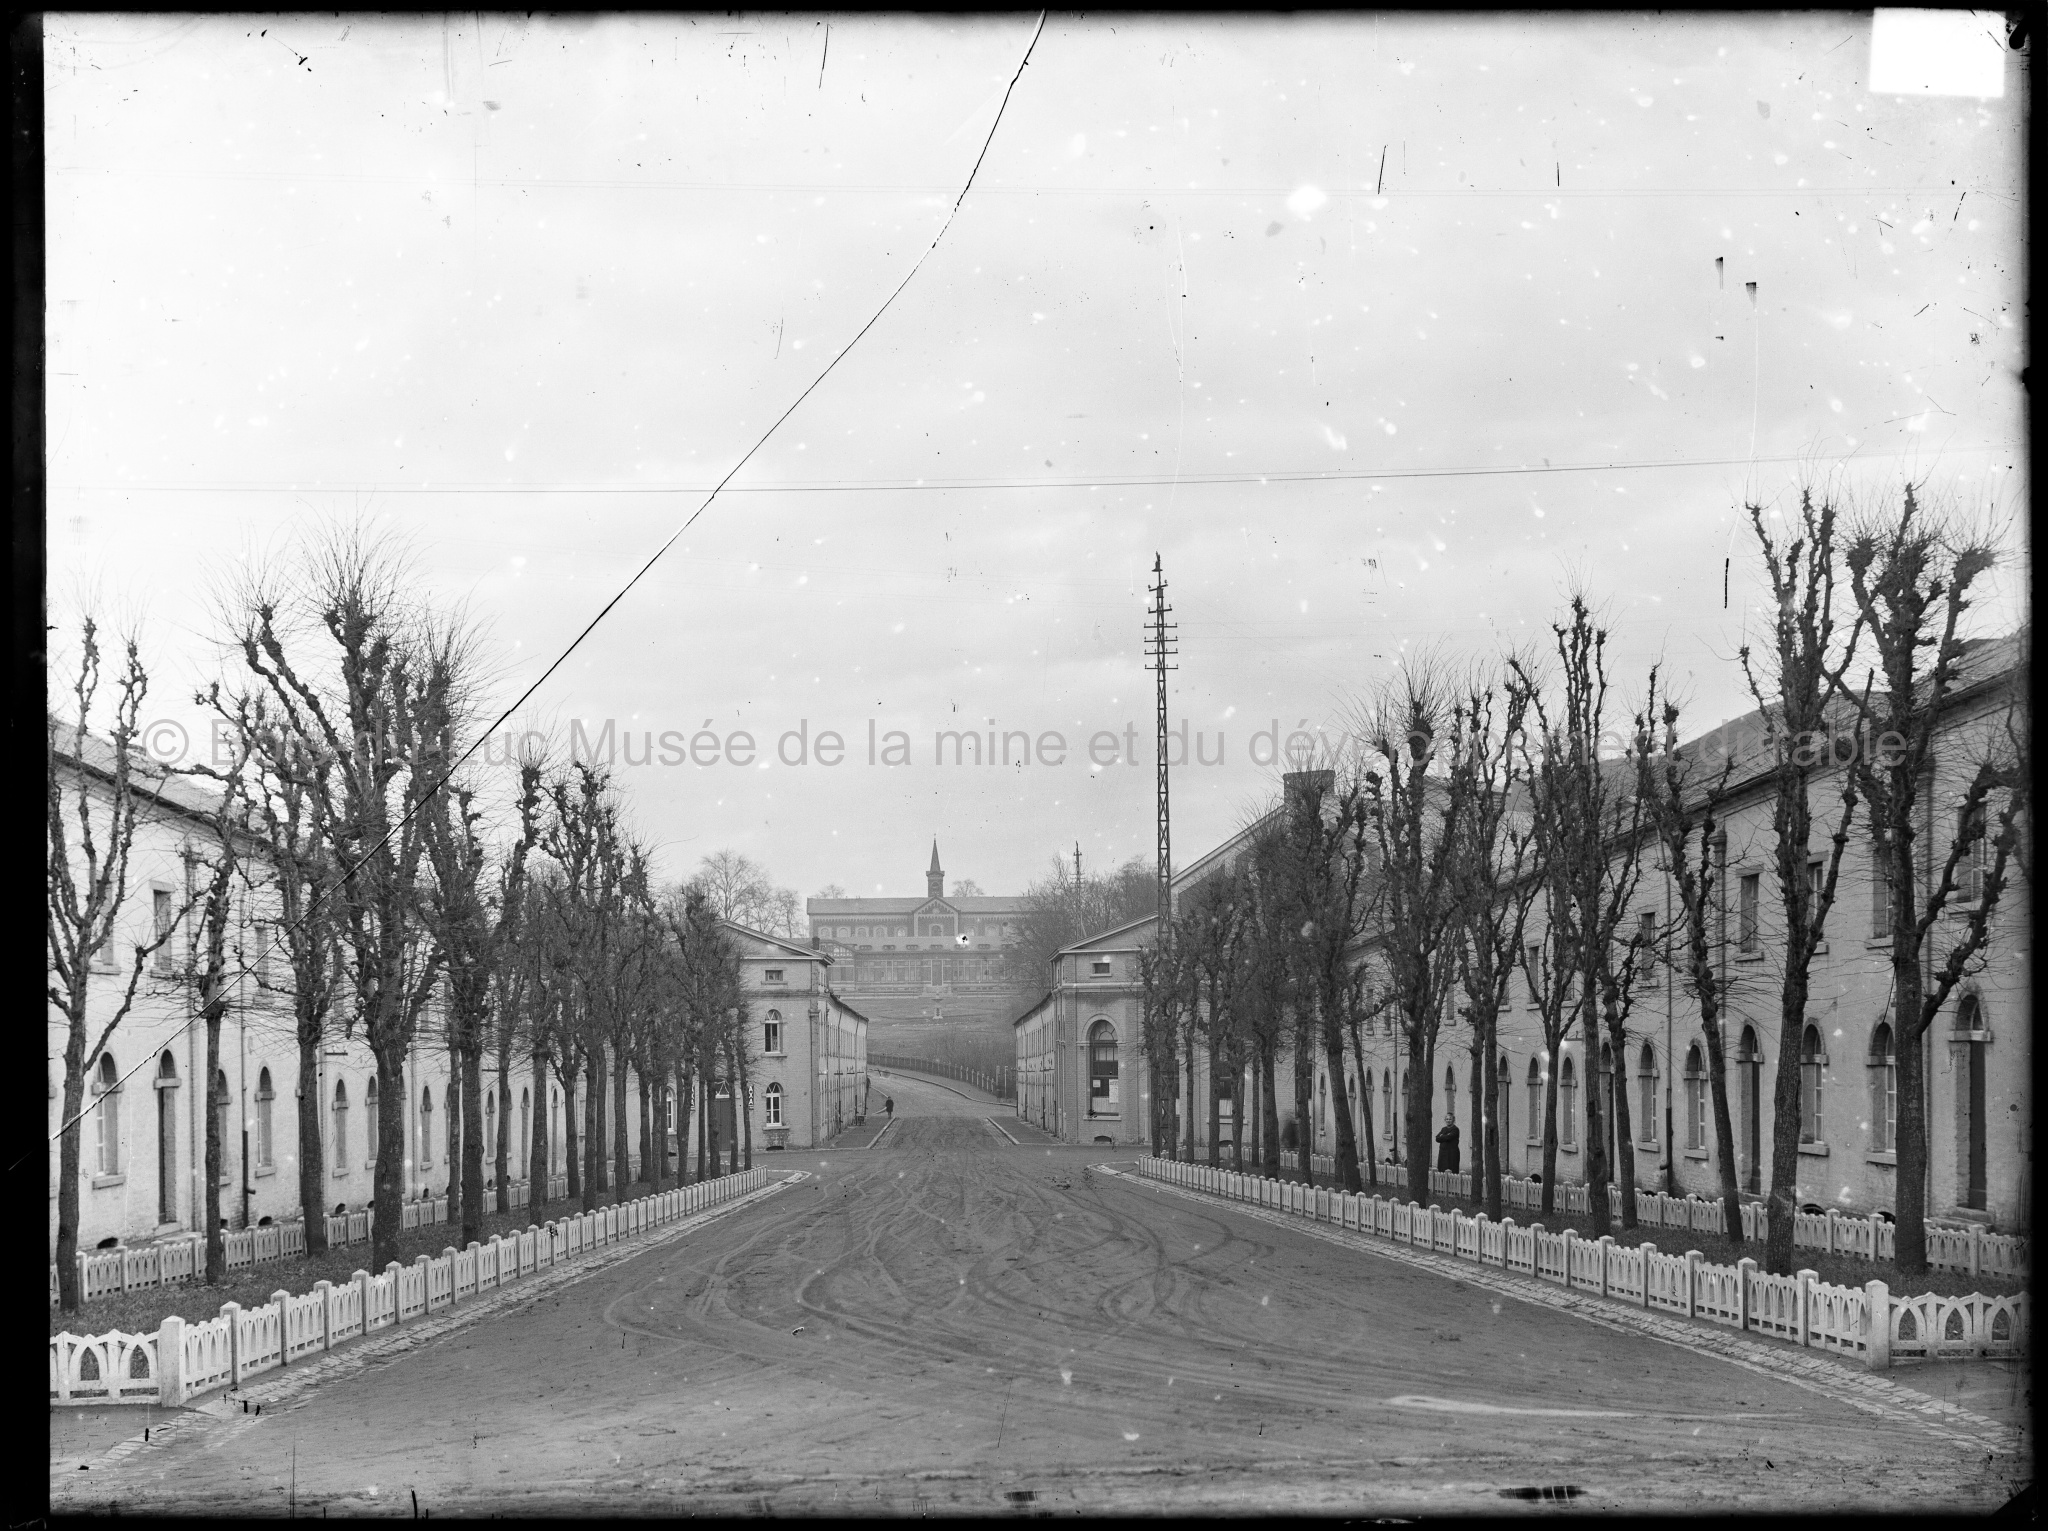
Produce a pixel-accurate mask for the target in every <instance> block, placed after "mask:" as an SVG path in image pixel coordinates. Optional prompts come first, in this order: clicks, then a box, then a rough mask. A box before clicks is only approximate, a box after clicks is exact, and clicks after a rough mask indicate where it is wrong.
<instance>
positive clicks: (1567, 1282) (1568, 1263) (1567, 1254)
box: [1562, 1228, 1578, 1292]
mask: <svg viewBox="0 0 2048 1531" xmlns="http://www.w3.org/2000/svg"><path fill="white" fill-rule="evenodd" d="M1562 1237H1563V1239H1564V1289H1565V1290H1566V1291H1567V1292H1569V1291H1570V1290H1571V1289H1572V1244H1573V1243H1574V1241H1576V1240H1577V1238H1578V1235H1577V1234H1576V1233H1574V1232H1572V1230H1571V1229H1569V1228H1567V1229H1565V1231H1564V1233H1563V1235H1562Z"/></svg>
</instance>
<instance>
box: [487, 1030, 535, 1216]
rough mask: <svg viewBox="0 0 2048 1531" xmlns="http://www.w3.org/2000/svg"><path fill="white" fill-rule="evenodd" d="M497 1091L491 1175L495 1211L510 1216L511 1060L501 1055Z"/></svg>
mask: <svg viewBox="0 0 2048 1531" xmlns="http://www.w3.org/2000/svg"><path fill="white" fill-rule="evenodd" d="M497 1089H498V1141H497V1143H496V1144H495V1145H494V1148H493V1153H492V1162H491V1175H492V1178H493V1179H495V1180H496V1181H497V1182H498V1194H497V1197H496V1202H497V1210H498V1211H499V1213H501V1214H503V1215H505V1216H510V1215H511V1212H512V1080H511V1060H510V1059H508V1058H506V1057H505V1055H504V1054H503V1053H500V1054H499V1055H498V1085H497ZM529 1199H530V1198H529Z"/></svg>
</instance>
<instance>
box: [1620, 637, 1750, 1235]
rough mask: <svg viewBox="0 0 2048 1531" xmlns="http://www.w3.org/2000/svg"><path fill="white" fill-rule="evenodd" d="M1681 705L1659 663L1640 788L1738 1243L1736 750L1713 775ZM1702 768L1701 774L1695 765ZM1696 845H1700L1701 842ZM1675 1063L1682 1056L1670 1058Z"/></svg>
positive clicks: (1643, 737)
mask: <svg viewBox="0 0 2048 1531" xmlns="http://www.w3.org/2000/svg"><path fill="white" fill-rule="evenodd" d="M1678 719H1679V707H1678V704H1677V703H1676V702H1674V701H1672V700H1671V698H1670V697H1669V695H1668V694H1667V695H1665V696H1664V697H1663V699H1662V701H1661V702H1660V701H1659V695H1658V678H1657V670H1656V668H1655V667H1654V666H1653V667H1652V668H1651V670H1650V683H1649V688H1648V692H1647V698H1646V700H1645V702H1644V704H1643V710H1642V711H1641V712H1639V713H1637V714H1636V735H1635V757H1636V793H1637V796H1639V797H1640V798H1641V799H1642V801H1643V803H1644V805H1645V808H1646V811H1647V812H1648V814H1649V818H1650V822H1651V824H1652V826H1653V827H1654V829H1655V832H1656V835H1657V838H1658V841H1659V843H1660V844H1661V846H1662V847H1663V851H1664V866H1665V870H1666V872H1667V874H1668V875H1669V876H1670V879H1671V887H1672V890H1673V891H1674V892H1675V893H1676V894H1677V896H1678V925H1679V928H1678V930H1677V931H1675V932H1671V933H1669V935H1668V937H1667V939H1668V941H1669V944H1670V945H1672V946H1675V947H1676V948H1677V949H1678V955H1674V956H1673V958H1672V960H1673V961H1674V962H1676V963H1678V964H1679V966H1681V967H1682V969H1683V970H1684V973H1685V986H1686V990H1687V992H1688V993H1690V994H1691V995H1692V997H1693V999H1694V1001H1695V1002H1696V1003H1697V1004H1698V1005H1699V1007H1700V1034H1701V1035H1702V1036H1703V1037H1704V1038H1705V1039H1706V1044H1707V1083H1708V1089H1709V1091H1710V1093H1711V1096H1712V1107H1713V1113H1714V1155H1715V1162H1716V1165H1717V1167H1718V1169H1719V1171H1720V1178H1721V1213H1722V1222H1721V1226H1722V1227H1723V1229H1725V1230H1726V1234H1727V1237H1728V1238H1729V1239H1730V1240H1731V1241H1732V1242H1734V1243H1738V1244H1739V1243H1741V1242H1742V1196H1741V1191H1740V1188H1739V1186H1738V1184H1737V1179H1736V1166H1735V1132H1734V1129H1733V1127H1732V1126H1731V1123H1730V1114H1729V1110H1728V1042H1727V1038H1726V1037H1725V1036H1724V1035H1723V1033H1722V1029H1721V1014H1722V1011H1723V1010H1724V1009H1725V1007H1726V1003H1727V994H1726V986H1725V985H1724V984H1723V982H1722V979H1721V970H1720V966H1719V962H1718V960H1717V959H1718V958H1719V956H1720V954H1721V953H1720V940H1719V931H1718V929H1710V924H1709V922H1710V921H1712V920H1713V918H1714V916H1715V913H1716V912H1717V911H1718V910H1719V908H1720V907H1721V900H1722V897H1723V893H1724V886H1725V881H1726V879H1725V875H1724V874H1725V869H1726V858H1725V849H1726V832H1725V831H1724V830H1723V828H1722V824H1721V814H1722V803H1723V800H1724V798H1725V795H1726V793H1727V790H1728V783H1729V781H1730V779H1731V778H1732V777H1733V775H1734V772H1735V764H1736V757H1735V755H1734V754H1733V753H1732V752H1729V751H1723V752H1722V757H1721V768H1720V771H1719V774H1718V775H1715V774H1712V772H1711V767H1710V766H1708V767H1707V769H1704V770H1702V769H1700V768H1701V767H1703V766H1706V765H1707V762H1706V761H1705V760H1704V758H1703V752H1702V750H1701V749H1699V748H1695V749H1694V750H1692V751H1690V752H1688V751H1682V750H1681V749H1680V748H1679V744H1678ZM1696 771H1697V772H1698V773H1699V774H1697V775H1696V774H1695V772H1696ZM1695 847H1696V849H1695ZM1666 1066H1667V1067H1670V1068H1673V1069H1675V1068H1676V1067H1677V1062H1676V1060H1666Z"/></svg>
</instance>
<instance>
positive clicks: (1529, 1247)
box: [1138, 1159, 2027, 1370]
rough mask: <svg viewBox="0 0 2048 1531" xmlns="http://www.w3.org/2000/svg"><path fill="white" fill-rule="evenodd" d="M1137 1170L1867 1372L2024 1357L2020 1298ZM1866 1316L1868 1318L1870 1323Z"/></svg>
mask: <svg viewBox="0 0 2048 1531" xmlns="http://www.w3.org/2000/svg"><path fill="white" fill-rule="evenodd" d="M1138 1168H1139V1170H1140V1171H1141V1172H1142V1173H1144V1174H1146V1175H1148V1176H1151V1177H1152V1178H1154V1179H1157V1180H1163V1181H1166V1182H1168V1183H1169V1184H1173V1185H1179V1186H1185V1187H1188V1188H1190V1189H1193V1190H1199V1191H1207V1192H1210V1193H1212V1194H1214V1195H1217V1196H1223V1197H1227V1198H1229V1199H1230V1200H1232V1201H1242V1202H1248V1203H1250V1204H1252V1205H1254V1206H1261V1207H1271V1208H1273V1209H1275V1210H1277V1211H1281V1212H1287V1213H1292V1214H1295V1215H1297V1216H1301V1217H1307V1218H1311V1219H1313V1220H1315V1221H1317V1222H1326V1223H1333V1224H1336V1225H1338V1226H1341V1227H1344V1228H1351V1229H1355V1230H1357V1231H1359V1232H1361V1233H1369V1234H1374V1235H1377V1236H1378V1237H1381V1238H1386V1239H1392V1240H1393V1241H1395V1242H1396V1243H1401V1244H1408V1245H1411V1246H1413V1247H1415V1248H1418V1249H1429V1250H1434V1251H1436V1252H1438V1253H1440V1254H1446V1255H1451V1256H1453V1257H1455V1258H1457V1259H1461V1260H1471V1261H1473V1262H1475V1263H1477V1264H1483V1265H1493V1266H1498V1267H1500V1268H1501V1269H1503V1270H1511V1271H1519V1272H1521V1273H1522V1274H1523V1275H1526V1276H1534V1277H1536V1278H1537V1279H1538V1280H1542V1281H1554V1282H1557V1283H1558V1284H1559V1285H1561V1286H1567V1287H1570V1288H1571V1289H1573V1290H1575V1291H1583V1292H1590V1293H1595V1294H1597V1295H1599V1296H1601V1297H1608V1298H1613V1299H1615V1300H1617V1301H1622V1302H1629V1303H1633V1304H1635V1305H1636V1306H1638V1307H1644V1308H1661V1309H1663V1310H1665V1311H1667V1312H1671V1313H1682V1314H1684V1315H1685V1316H1686V1317H1688V1318H1701V1319H1706V1320H1708V1321H1710V1322H1713V1323H1720V1324H1727V1325H1729V1326H1730V1327H1732V1328H1736V1329H1744V1330H1750V1331H1753V1332H1755V1333H1759V1334H1771V1335H1776V1336H1778V1337H1779V1338H1781V1339H1787V1340H1790V1341H1792V1342H1793V1343H1795V1344H1798V1345H1804V1346H1808V1347H1810V1348H1813V1349H1820V1350H1833V1351H1839V1352H1841V1353H1842V1354H1845V1355H1855V1356H1861V1357H1862V1358H1863V1361H1864V1363H1865V1364H1866V1365H1868V1366H1870V1367H1872V1368H1873V1369H1879V1370H1882V1369H1884V1368H1886V1367H1889V1366H1890V1365H1891V1363H1892V1360H1893V1359H1894V1358H1895V1357H1899V1356H1926V1357H1936V1358H1945V1357H1952V1356H2016V1355H2021V1354H2024V1353H2025V1350H2026V1344H2027V1298H2026V1295H2025V1294H2024V1293H2021V1294H2019V1295H2017V1296H2011V1297H1986V1296H1984V1295H1983V1294H1982V1293H1972V1294H1971V1295H1970V1296H1968V1297H1937V1296H1932V1295H1929V1296H1924V1297H1894V1296H1892V1295H1891V1291H1890V1288H1889V1287H1887V1286H1886V1284H1885V1283H1884V1282H1882V1281H1870V1282H1866V1283H1865V1284H1864V1285H1863V1286H1862V1287H1860V1288H1858V1287H1845V1286H1834V1285H1832V1284H1830V1283H1827V1282H1824V1281H1821V1280H1820V1279H1819V1278H1818V1277H1817V1276H1816V1275H1815V1274H1814V1272H1812V1271H1810V1270H1806V1271H1800V1272H1798V1273H1797V1274H1796V1275H1791V1276H1774V1275H1772V1274H1770V1273H1769V1272H1768V1271H1761V1270H1758V1269H1757V1267H1756V1262H1755V1261H1754V1260H1751V1259H1747V1258H1744V1259H1742V1260H1740V1261H1738V1262H1737V1263H1736V1264H1735V1265H1713V1264H1709V1263H1708V1262H1707V1260H1706V1259H1705V1258H1704V1257H1703V1256H1702V1255H1701V1254H1700V1252H1699V1251H1698V1250H1696V1249H1695V1250H1688V1251H1686V1252H1685V1253H1684V1254H1682V1255H1671V1254H1664V1253H1662V1252H1661V1251H1659V1250H1658V1248H1657V1246H1656V1245H1655V1244H1649V1243H1645V1244H1640V1245H1636V1246H1633V1247H1631V1246H1629V1245H1626V1244H1618V1243H1616V1242H1615V1240H1614V1239H1613V1237H1612V1236H1611V1235H1610V1236H1606V1237H1602V1238H1599V1239H1587V1238H1582V1237H1580V1236H1579V1235H1578V1234H1576V1233H1574V1232H1572V1231H1571V1230H1569V1229H1567V1230H1565V1231H1564V1232H1562V1233H1552V1232H1550V1231H1549V1230H1548V1229H1546V1228H1543V1227H1541V1226H1537V1225H1531V1226H1529V1227H1518V1226H1516V1224H1515V1220H1514V1219H1513V1218H1511V1217H1504V1218H1502V1219H1501V1220H1500V1221H1499V1222H1495V1221H1494V1220H1493V1219H1491V1218H1489V1217H1487V1216H1486V1215H1485V1214H1484V1213H1478V1214H1475V1215H1471V1216H1467V1215H1466V1214H1465V1213H1463V1212H1446V1211H1444V1210H1443V1209H1442V1208H1440V1207H1435V1206H1431V1207H1422V1206H1418V1205H1416V1204H1415V1203H1413V1202H1399V1201H1394V1200H1392V1199H1390V1198H1385V1197H1379V1196H1367V1195H1363V1194H1351V1193H1348V1192H1344V1191H1338V1190H1333V1189H1330V1188H1328V1187H1325V1186H1315V1187H1310V1186H1305V1185H1302V1184H1299V1183H1298V1182H1294V1181H1284V1180H1268V1179H1264V1178H1262V1177H1258V1176H1253V1175H1242V1174H1238V1173H1236V1172H1235V1171H1232V1170H1226V1169H1212V1168H1210V1167H1209V1166H1208V1165H1202V1164H1186V1163H1182V1162H1179V1161H1175V1160H1170V1159H1141V1160H1139V1161H1138ZM1558 1189H1559V1190H1560V1191H1562V1190H1563V1189H1564V1187H1562V1186H1560V1187H1559V1188H1558ZM1666 1199H1667V1200H1669V1199H1673V1198H1666ZM1873 1314H1876V1315H1880V1318H1879V1321H1878V1322H1877V1323H1875V1324H1873V1323H1872V1321H1871V1316H1872V1315H1873Z"/></svg>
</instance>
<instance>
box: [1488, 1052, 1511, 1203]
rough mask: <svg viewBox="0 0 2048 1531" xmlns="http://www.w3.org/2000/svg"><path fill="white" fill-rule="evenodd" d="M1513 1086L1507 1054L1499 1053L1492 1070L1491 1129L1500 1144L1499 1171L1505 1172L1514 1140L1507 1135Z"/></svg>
mask: <svg viewBox="0 0 2048 1531" xmlns="http://www.w3.org/2000/svg"><path fill="white" fill-rule="evenodd" d="M1514 1087H1515V1076H1514V1071H1513V1070H1512V1069H1510V1068H1509V1067H1508V1055H1507V1054H1506V1053H1502V1054H1501V1055H1500V1066H1499V1067H1498V1068H1496V1069H1495V1070H1494V1092H1493V1109H1494V1114H1495V1119H1494V1124H1493V1130H1494V1134H1495V1138H1496V1141H1498V1142H1499V1144H1500V1165H1501V1173H1502V1174H1506V1173H1507V1165H1508V1144H1510V1143H1512V1142H1513V1141H1514V1139H1513V1138H1511V1137H1509V1136H1508V1105H1509V1092H1510V1091H1512V1090H1513V1089H1514Z"/></svg>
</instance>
